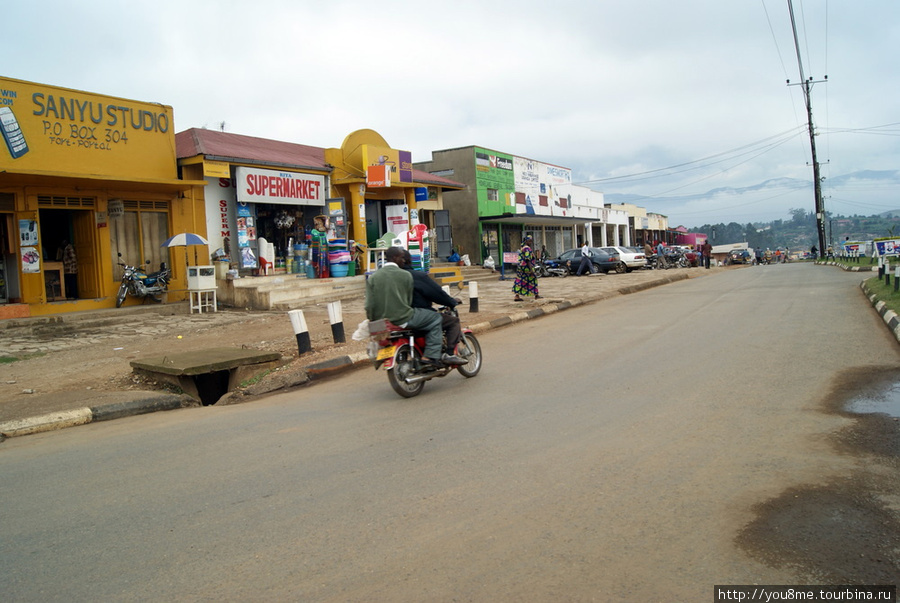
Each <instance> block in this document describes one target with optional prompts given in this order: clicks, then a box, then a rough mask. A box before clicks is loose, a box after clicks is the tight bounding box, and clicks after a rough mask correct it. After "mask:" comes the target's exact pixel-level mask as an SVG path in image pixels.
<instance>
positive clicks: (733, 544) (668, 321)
mask: <svg viewBox="0 0 900 603" xmlns="http://www.w3.org/2000/svg"><path fill="white" fill-rule="evenodd" d="M858 282H859V277H858V276H853V275H847V274H846V273H842V272H840V271H838V270H836V269H821V268H816V267H812V266H808V265H796V266H790V265H789V266H779V267H767V268H765V269H763V268H760V269H758V270H737V271H730V272H728V273H726V274H722V275H720V276H718V277H716V278H709V279H695V280H691V281H685V282H680V283H675V284H672V285H669V286H666V287H662V288H657V289H654V290H651V291H647V292H644V293H642V294H641V295H640V296H626V297H621V298H616V299H612V300H608V301H606V302H604V303H601V304H595V305H592V306H588V307H584V308H581V309H579V310H578V311H577V312H575V311H573V312H565V313H559V314H555V315H553V316H550V317H547V318H544V319H541V320H540V321H534V322H530V323H525V324H522V325H520V326H518V327H516V328H515V329H504V330H501V331H492V332H489V333H486V334H484V336H483V337H482V338H481V339H482V345H483V347H484V351H485V355H486V364H485V368H484V370H483V371H482V373H481V374H480V375H479V376H478V377H476V378H475V379H470V380H465V379H463V378H462V377H460V376H458V375H452V376H450V377H448V378H445V379H443V380H439V381H436V382H430V383H429V384H427V386H426V388H425V393H424V394H423V395H422V396H420V397H419V398H416V399H413V400H403V399H400V398H398V397H397V396H396V395H395V394H394V393H393V391H392V390H391V389H390V387H389V385H388V383H387V380H386V378H385V377H384V375H383V374H382V373H381V372H374V371H371V370H359V371H356V372H353V373H351V374H349V375H347V376H345V377H342V378H341V379H339V380H334V381H329V382H327V383H325V384H320V385H317V386H314V387H311V388H307V389H302V390H297V391H294V392H291V393H287V394H283V395H279V396H273V397H271V398H268V399H266V400H263V401H259V402H256V403H254V404H247V405H239V406H226V407H221V408H220V407H207V408H202V409H191V410H185V411H174V412H171V413H162V414H157V415H152V416H144V417H135V418H132V419H126V420H122V421H117V422H114V423H109V424H97V425H88V426H85V427H81V428H78V429H73V430H67V431H65V432H58V433H52V434H39V435H35V436H29V437H27V438H17V439H14V440H9V441H7V442H6V443H4V445H3V450H2V454H0V474H2V475H3V476H4V485H5V487H4V488H2V489H0V509H2V513H3V518H4V521H3V525H4V538H3V539H2V541H0V566H2V567H4V573H5V575H6V576H7V580H5V584H4V597H9V598H10V600H33V601H38V600H40V601H53V600H67V601H87V600H118V601H129V600H189V601H190V600H218V599H221V600H303V601H392V602H394V601H425V600H427V601H454V600H457V601H589V600H598V601H643V600H672V601H700V600H708V598H709V597H710V596H711V593H712V587H713V585H714V584H752V583H761V584H766V583H768V584H796V583H810V582H813V581H818V582H826V583H827V582H829V581H837V580H839V579H840V578H841V576H840V574H839V573H836V572H841V571H850V572H853V575H851V576H850V577H851V578H852V579H855V580H857V581H868V580H875V579H878V578H884V579H886V580H887V579H890V578H891V577H893V578H895V579H894V583H896V582H897V579H896V578H898V577H900V568H898V566H897V564H896V561H895V559H896V557H895V556H894V557H893V560H892V558H891V557H890V555H891V553H890V550H893V549H892V548H891V547H894V548H896V547H897V546H898V545H900V543H898V542H897V540H896V537H894V536H892V535H891V534H890V529H891V528H892V526H896V525H897V524H896V522H897V518H896V514H897V509H896V504H895V505H894V510H893V511H890V509H884V508H882V509H880V510H879V509H875V508H873V509H872V510H871V513H870V514H873V515H877V513H878V512H879V511H880V512H882V515H878V516H877V517H874V518H873V519H874V521H872V522H871V523H870V524H866V523H865V522H864V521H863V518H860V519H859V521H857V522H855V524H854V527H855V528H857V531H858V533H857V534H856V536H855V539H854V538H851V537H850V536H847V538H846V539H845V542H844V543H843V544H842V547H843V548H844V549H846V550H845V551H841V550H839V552H841V553H846V556H847V559H837V560H836V561H835V563H834V565H828V563H827V559H826V558H825V557H821V558H820V557H816V556H815V555H812V556H810V555H808V554H805V553H804V552H803V551H806V552H808V550H809V549H815V550H817V551H818V550H819V549H822V548H825V547H826V546H827V547H828V548H829V549H830V550H834V549H841V547H835V546H834V542H833V541H826V540H825V539H824V534H825V533H826V532H828V533H832V532H834V531H835V530H840V529H843V527H844V526H842V525H841V524H840V522H838V523H837V524H834V523H833V522H834V519H833V518H834V517H835V516H838V517H841V513H840V512H841V509H838V510H837V511H835V510H834V509H832V508H828V509H827V510H828V513H825V514H824V515H823V516H822V517H820V518H818V519H819V523H818V524H816V525H815V526H813V527H812V528H808V527H807V526H805V525H804V534H803V537H804V538H806V540H804V541H803V551H801V550H799V547H798V550H797V551H795V552H794V553H793V554H790V553H789V552H788V553H785V552H784V550H785V549H784V548H778V547H776V546H774V545H777V544H781V543H783V542H784V541H785V539H786V538H787V539H789V538H790V537H791V536H790V530H789V529H784V533H781V534H773V536H772V538H771V539H767V538H756V539H755V540H754V538H753V533H752V532H753V530H752V529H751V528H757V527H760V526H762V528H765V526H766V525H767V524H766V521H767V520H769V519H771V517H768V516H767V515H766V512H764V511H762V510H761V509H760V508H759V507H756V505H757V504H759V503H765V502H767V501H772V500H777V499H778V498H779V497H780V496H782V495H783V494H784V493H785V492H786V491H790V492H792V493H793V492H796V493H797V494H796V495H795V494H791V496H792V497H793V496H796V497H797V498H798V499H799V500H806V498H805V497H804V493H805V492H808V491H810V489H815V488H820V487H822V486H823V485H827V484H833V483H839V484H849V483H853V484H863V483H871V482H872V481H873V480H878V479H881V481H879V482H878V484H879V488H880V496H882V499H883V500H891V498H890V497H894V498H893V499H892V500H894V501H896V500H898V499H897V498H896V497H897V495H898V494H900V492H897V484H898V483H900V480H897V479H896V478H897V468H896V466H893V465H891V464H890V463H889V462H887V461H884V460H883V459H879V458H873V457H871V456H862V455H858V454H849V453H847V451H846V450H844V451H842V452H839V451H838V450H837V449H836V448H835V447H834V444H833V442H832V438H833V436H834V434H836V433H839V432H840V431H841V430H843V429H846V428H847V427H848V426H850V425H851V424H852V423H853V421H852V420H851V419H849V418H846V417H844V416H840V415H836V414H833V413H829V412H826V410H827V405H826V404H825V401H826V400H828V399H829V396H830V395H831V394H832V392H833V390H834V388H835V381H836V379H839V375H843V374H845V373H846V371H848V370H852V369H853V368H854V367H871V366H880V367H884V368H885V369H886V370H895V371H896V370H897V369H898V367H900V358H898V354H897V348H896V346H897V344H896V342H895V341H894V340H893V339H892V338H890V337H889V336H888V335H887V334H886V332H885V329H884V327H883V325H881V324H880V323H879V319H878V318H877V317H876V316H874V314H873V313H872V312H871V310H869V309H868V308H866V307H865V306H864V305H863V304H864V303H865V302H864V300H863V299H861V293H860V292H859V289H858V286H857V285H858ZM890 484H893V490H891V489H890ZM792 488H793V490H789V489H792ZM833 491H835V492H837V490H833ZM869 498H870V499H873V500H874V499H877V497H876V496H871V497H869ZM844 511H846V509H844ZM800 512H801V515H802V514H803V509H801V510H800ZM835 513H836V515H835ZM891 522H894V523H891ZM788 527H789V526H788ZM885 530H887V531H888V532H887V533H885ZM748 533H749V534H750V536H749V537H746V538H742V537H743V536H747V534H748ZM810 534H812V536H815V535H816V534H820V536H821V538H815V537H812V538H811V537H810ZM797 537H798V538H799V537H800V535H798V536H797ZM866 538H871V540H870V541H868V542H862V544H864V545H868V547H869V548H868V549H865V550H866V551H877V550H878V548H877V547H878V546H880V544H884V545H885V546H887V547H888V548H887V553H886V554H885V555H882V557H885V558H883V559H881V561H880V562H876V561H875V560H871V559H869V558H868V557H864V555H863V552H864V549H862V548H860V546H861V542H860V541H865V540H866ZM787 544H788V545H789V544H790V540H788V542H787ZM767 545H768V546H769V548H767ZM786 548H787V550H789V549H790V547H789V546H788V547H786ZM860 559H862V561H860ZM879 566H880V567H879ZM878 571H882V574H878V573H877V572H878ZM885 571H886V572H887V574H884V572H885Z"/></svg>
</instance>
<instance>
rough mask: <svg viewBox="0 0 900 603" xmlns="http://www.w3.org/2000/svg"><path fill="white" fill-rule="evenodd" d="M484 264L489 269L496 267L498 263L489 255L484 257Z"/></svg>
mask: <svg viewBox="0 0 900 603" xmlns="http://www.w3.org/2000/svg"><path fill="white" fill-rule="evenodd" d="M483 266H484V267H485V268H487V269H488V270H493V269H494V268H495V267H496V264H495V263H494V258H492V257H491V256H487V257H486V258H484V264H483Z"/></svg>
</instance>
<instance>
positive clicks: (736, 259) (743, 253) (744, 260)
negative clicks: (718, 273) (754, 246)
mask: <svg viewBox="0 0 900 603" xmlns="http://www.w3.org/2000/svg"><path fill="white" fill-rule="evenodd" d="M728 263H729V264H752V263H753V256H751V255H750V252H749V251H747V250H746V249H732V250H731V251H729V252H728Z"/></svg>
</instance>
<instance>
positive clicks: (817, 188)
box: [787, 0, 828, 254]
mask: <svg viewBox="0 0 900 603" xmlns="http://www.w3.org/2000/svg"><path fill="white" fill-rule="evenodd" d="M788 10H789V11H790V13H791V29H793V31H794V48H795V49H796V50H797V65H799V66H800V80H801V83H800V84H799V85H800V86H803V99H804V100H805V101H806V118H807V122H808V124H809V146H810V148H811V150H812V165H813V190H814V192H815V196H816V230H817V231H818V234H819V253H820V254H824V253H825V204H824V203H823V202H822V178H821V176H820V175H819V160H818V158H817V157H816V131H815V127H814V126H813V116H812V99H811V97H810V90H811V89H812V85H813V84H818V83H821V82H827V81H828V76H827V75H826V76H825V79H824V80H819V81H813V79H812V78H809V79H807V78H806V75H804V73H803V61H802V60H801V58H800V41H799V40H798V38H797V23H796V22H795V20H794V5H793V2H792V1H791V0H788ZM787 83H788V86H790V85H792V84H791V80H788V81H787ZM795 85H796V84H795Z"/></svg>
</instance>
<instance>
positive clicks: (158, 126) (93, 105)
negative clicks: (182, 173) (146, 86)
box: [0, 77, 177, 179]
mask: <svg viewBox="0 0 900 603" xmlns="http://www.w3.org/2000/svg"><path fill="white" fill-rule="evenodd" d="M0 126H2V127H0V134H2V137H3V139H4V143H0V171H19V170H21V171H46V172H56V173H60V172H62V173H68V174H92V175H98V176H105V177H111V178H116V177H120V178H123V177H124V178H128V179H135V178H157V179H174V178H176V176H177V168H176V165H175V130H174V124H173V118H172V107H169V106H166V105H160V104H157V103H144V102H139V101H133V100H126V99H121V98H115V97H110V96H101V95H99V94H94V93H91V92H82V91H80V90H70V89H66V88H58V87H56V86H47V85H43V84H35V83H32V82H25V81H21V80H14V79H9V78H4V77H0Z"/></svg>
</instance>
